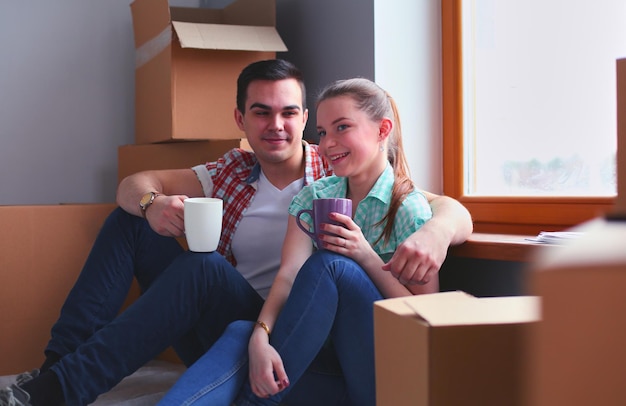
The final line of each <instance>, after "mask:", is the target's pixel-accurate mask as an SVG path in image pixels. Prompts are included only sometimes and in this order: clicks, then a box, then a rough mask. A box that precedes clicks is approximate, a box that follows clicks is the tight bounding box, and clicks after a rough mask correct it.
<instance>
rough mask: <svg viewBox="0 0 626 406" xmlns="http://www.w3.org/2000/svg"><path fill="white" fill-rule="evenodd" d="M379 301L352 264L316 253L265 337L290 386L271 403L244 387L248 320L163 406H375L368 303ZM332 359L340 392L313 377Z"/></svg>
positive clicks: (328, 382)
mask: <svg viewBox="0 0 626 406" xmlns="http://www.w3.org/2000/svg"><path fill="white" fill-rule="evenodd" d="M379 299H382V296H381V295H380V293H379V292H378V290H377V289H376V287H375V286H374V284H373V283H372V281H371V280H370V279H369V277H368V276H367V274H366V273H365V272H364V271H363V269H361V267H360V266H359V265H358V264H357V263H355V262H354V261H352V260H351V259H349V258H347V257H344V256H342V255H338V254H334V253H332V252H330V251H325V250H321V251H317V252H316V253H314V254H313V255H312V256H311V258H309V260H308V261H307V262H306V263H305V264H304V265H303V267H302V269H301V270H300V272H299V273H298V276H297V278H296V280H295V282H294V285H293V288H292V290H291V294H290V295H289V299H288V300H287V302H286V304H285V306H284V307H283V309H282V311H281V313H280V315H279V317H278V320H277V321H276V325H275V326H274V329H273V331H272V334H271V339H270V342H271V344H272V346H274V348H275V349H276V350H277V351H278V352H279V353H280V355H281V357H282V360H283V363H284V365H285V369H286V371H287V376H288V377H289V381H290V383H291V385H290V386H289V388H287V389H286V390H284V391H282V392H280V393H279V394H277V395H275V396H272V397H270V398H269V399H261V398H257V397H256V396H255V395H254V394H253V393H252V391H251V389H250V385H249V383H248V382H247V374H248V371H247V343H248V338H249V336H250V333H251V330H252V328H253V323H234V324H233V325H231V326H229V329H228V331H227V332H226V334H224V336H223V337H222V339H220V340H219V341H218V342H217V343H216V344H215V346H214V347H213V348H211V350H210V351H209V352H208V353H207V354H205V356H203V357H202V358H201V359H200V360H199V361H198V362H197V363H196V364H194V365H193V366H192V367H191V368H190V369H189V370H188V371H187V372H186V373H185V374H184V375H183V376H182V377H181V379H180V380H179V381H178V382H177V383H176V385H175V386H174V387H173V388H172V390H171V391H170V392H169V393H168V394H167V395H166V397H165V398H164V399H163V404H164V405H174V404H177V405H190V404H198V405H204V404H206V405H230V404H231V401H232V399H233V398H234V397H235V396H236V395H237V394H238V393H239V396H238V397H237V400H236V402H235V403H236V404H237V405H251V404H252V405H278V404H285V405H292V404H293V405H336V404H352V405H355V406H366V405H375V397H376V396H375V374H374V331H373V330H374V328H373V302H374V301H376V300H379ZM237 337H240V338H239V339H238V338H237ZM330 343H332V345H330ZM329 354H330V357H329V356H328V355H329ZM334 357H336V358H337V360H338V362H339V364H340V367H341V370H342V371H343V379H344V381H345V387H344V385H342V384H341V382H338V381H337V380H336V379H327V380H322V379H321V377H322V376H323V375H321V374H316V373H315V372H318V371H323V370H324V369H326V370H328V368H327V364H328V360H329V358H331V361H332V358H334ZM325 364H326V365H325ZM331 364H332V362H331ZM216 367H217V368H219V369H218V370H216V369H215V368H216ZM331 370H332V369H331ZM242 371H243V372H242ZM328 377H329V378H330V376H328ZM242 383H243V387H241V385H242ZM240 387H241V390H240ZM346 387H347V391H348V395H349V400H348V399H346V398H345V394H344V391H345V389H346ZM318 396H325V398H324V399H323V400H322V399H320V398H318Z"/></svg>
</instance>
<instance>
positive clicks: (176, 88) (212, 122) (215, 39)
mask: <svg viewBox="0 0 626 406" xmlns="http://www.w3.org/2000/svg"><path fill="white" fill-rule="evenodd" d="M130 7H131V11H132V17H133V27H134V35H135V48H136V61H135V62H136V63H135V143H136V144H149V143H157V142H167V141H175V140H179V141H180V140H207V139H237V138H241V132H240V131H239V129H238V128H237V127H236V126H235V125H233V112H234V109H235V105H236V102H235V101H236V82H237V77H238V76H239V73H240V72H241V70H242V69H243V68H244V67H245V66H247V65H248V64H250V63H252V62H255V61H258V60H263V59H272V58H275V57H276V52H281V51H287V47H286V46H285V44H284V43H283V41H282V39H281V38H280V36H279V35H278V32H277V31H276V28H275V25H276V4H275V0H235V1H234V2H233V3H231V4H229V5H228V6H226V7H225V8H223V9H211V8H185V7H169V4H168V1H167V0H135V1H134V2H133V3H132V4H131V5H130Z"/></svg>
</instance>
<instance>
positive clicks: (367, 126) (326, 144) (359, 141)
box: [317, 96, 387, 179]
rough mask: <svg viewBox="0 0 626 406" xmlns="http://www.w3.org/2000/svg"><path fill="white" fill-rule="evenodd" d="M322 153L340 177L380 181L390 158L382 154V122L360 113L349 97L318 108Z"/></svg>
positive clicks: (328, 100) (324, 102) (331, 101)
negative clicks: (378, 179) (366, 178)
mask: <svg viewBox="0 0 626 406" xmlns="http://www.w3.org/2000/svg"><path fill="white" fill-rule="evenodd" d="M317 133H318V135H319V136H320V141H319V145H320V151H321V153H322V154H323V155H324V156H325V157H326V158H327V159H328V160H329V161H330V162H331V164H332V166H333V170H334V173H335V174H336V175H337V176H345V177H350V178H361V177H369V178H373V179H377V178H378V176H379V175H380V173H381V172H382V170H384V168H385V165H386V161H387V155H386V153H385V152H381V151H380V145H381V143H382V142H383V141H384V139H385V138H386V135H385V136H382V135H381V128H380V123H379V122H374V121H372V120H371V119H370V118H369V117H368V116H367V114H365V113H364V112H363V111H361V110H359V109H358V108H357V106H356V104H355V102H354V100H353V99H352V98H351V97H349V96H339V97H334V98H330V99H326V100H324V101H322V102H321V103H320V104H319V106H318V107H317Z"/></svg>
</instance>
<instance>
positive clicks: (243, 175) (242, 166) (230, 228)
mask: <svg viewBox="0 0 626 406" xmlns="http://www.w3.org/2000/svg"><path fill="white" fill-rule="evenodd" d="M302 144H303V148H304V159H305V170H304V184H303V187H304V186H305V185H308V184H310V183H312V182H313V181H315V180H317V179H319V178H321V177H324V176H326V175H331V174H332V170H331V168H330V166H329V165H328V162H326V160H325V159H323V158H322V156H321V155H320V154H319V149H318V146H317V145H312V144H309V143H307V142H306V141H302ZM206 168H207V170H208V171H209V175H210V176H211V179H212V181H213V195H212V197H217V198H219V199H222V200H223V201H224V217H223V220H222V236H221V238H220V243H219V245H218V247H217V252H219V253H220V254H222V255H223V256H224V258H226V259H227V260H228V261H229V262H230V263H231V264H233V266H237V260H236V259H235V257H234V255H233V252H232V247H231V244H232V240H233V235H234V234H235V230H236V229H237V227H238V226H239V222H240V221H241V218H242V217H243V213H244V212H245V211H246V209H247V208H248V206H249V205H250V202H251V201H252V197H253V196H254V194H255V193H256V188H255V187H254V186H253V184H254V183H255V182H256V181H257V180H258V179H259V175H260V173H261V166H260V165H259V164H258V162H257V159H256V156H255V155H254V153H252V152H250V151H245V150H243V149H239V148H236V149H233V150H231V151H229V152H228V153H226V155H224V156H223V157H222V158H220V159H218V160H217V161H215V162H207V164H206ZM286 215H287V213H285V216H286Z"/></svg>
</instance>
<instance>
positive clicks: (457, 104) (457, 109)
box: [441, 0, 616, 234]
mask: <svg viewBox="0 0 626 406" xmlns="http://www.w3.org/2000/svg"><path fill="white" fill-rule="evenodd" d="M462 1H463V0H443V1H442V2H441V28H442V32H441V57H442V102H443V104H442V118H443V123H442V130H443V191H444V194H446V195H448V196H450V197H453V198H455V199H457V200H458V201H459V202H461V203H462V204H463V205H464V206H465V207H466V208H467V209H468V210H469V211H470V213H471V215H472V218H473V220H474V231H475V232H484V233H501V234H536V233H538V232H540V231H559V230H563V229H566V228H569V227H572V226H575V225H577V224H580V223H582V222H585V221H587V220H590V219H593V218H596V217H599V216H603V215H606V214H608V213H610V212H611V211H612V209H613V207H614V205H615V201H616V198H614V197H508V196H507V197H491V196H490V197H482V196H480V197H478V196H467V195H465V194H464V187H463V186H464V184H463V182H464V177H463V159H464V156H463V153H464V151H463V91H462V89H463V87H462V84H463V83H462V80H463V79H462V78H463V76H462V75H463V70H462V68H463V67H462V41H461V39H462V38H461V36H462V30H461V24H462V20H461V18H462V14H461V10H462V8H461V5H462V4H461V2H462Z"/></svg>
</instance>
